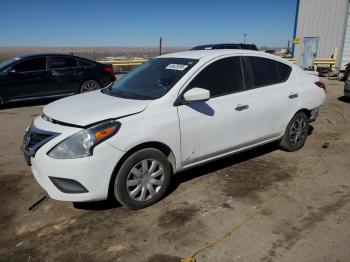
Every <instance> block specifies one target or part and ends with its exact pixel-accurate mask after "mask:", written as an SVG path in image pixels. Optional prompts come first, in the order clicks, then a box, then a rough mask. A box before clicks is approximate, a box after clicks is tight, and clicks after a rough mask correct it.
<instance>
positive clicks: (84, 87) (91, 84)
mask: <svg viewBox="0 0 350 262" xmlns="http://www.w3.org/2000/svg"><path fill="white" fill-rule="evenodd" d="M101 88H102V86H101V85H100V83H99V82H97V81H96V80H86V81H84V82H83V83H82V84H81V86H80V93H86V92H91V91H96V90H98V89H101Z"/></svg>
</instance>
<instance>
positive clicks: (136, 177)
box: [113, 148, 171, 209]
mask: <svg viewBox="0 0 350 262" xmlns="http://www.w3.org/2000/svg"><path fill="white" fill-rule="evenodd" d="M170 179H171V167H170V163H169V161H168V159H167V158H166V156H165V155H164V154H163V153H162V152H161V151H159V150H157V149H151V148H150V149H143V150H140V151H138V152H136V153H134V154H132V155H131V156H129V157H128V158H127V159H126V161H125V162H124V163H123V164H122V166H121V167H120V169H119V171H118V173H117V174H116V176H115V178H114V183H113V185H114V187H113V191H114V196H115V198H116V199H117V200H118V201H119V202H120V203H121V204H122V205H123V206H125V207H127V208H130V209H141V208H145V207H147V206H150V205H153V204H154V203H156V202H158V201H159V200H160V199H161V198H162V197H163V196H164V194H165V193H166V191H167V189H168V186H169V183H170Z"/></svg>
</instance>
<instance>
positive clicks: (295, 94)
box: [288, 93, 299, 99]
mask: <svg viewBox="0 0 350 262" xmlns="http://www.w3.org/2000/svg"><path fill="white" fill-rule="evenodd" d="M298 96H299V95H298V94H297V93H292V94H290V95H289V96H288V98H289V99H294V98H297V97H298Z"/></svg>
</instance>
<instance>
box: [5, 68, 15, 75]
mask: <svg viewBox="0 0 350 262" xmlns="http://www.w3.org/2000/svg"><path fill="white" fill-rule="evenodd" d="M7 73H9V74H10V75H15V74H17V70H16V69H14V68H10V70H9V71H7Z"/></svg>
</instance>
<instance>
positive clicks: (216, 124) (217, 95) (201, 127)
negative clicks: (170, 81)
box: [178, 57, 254, 166]
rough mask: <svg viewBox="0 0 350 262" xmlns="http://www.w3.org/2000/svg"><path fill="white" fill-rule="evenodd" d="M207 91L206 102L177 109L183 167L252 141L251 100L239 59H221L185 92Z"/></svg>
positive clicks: (213, 63)
mask: <svg viewBox="0 0 350 262" xmlns="http://www.w3.org/2000/svg"><path fill="white" fill-rule="evenodd" d="M194 87H199V88H204V89H207V90H209V91H210V99H209V100H208V101H205V102H204V101H203V102H190V103H189V102H187V103H185V104H182V105H179V106H178V114H179V120H180V130H181V155H182V162H183V166H188V165H190V164H191V163H194V162H200V161H202V160H205V159H207V158H211V157H214V156H217V155H220V154H225V153H228V152H230V151H234V150H236V149H238V148H240V147H243V146H245V145H248V144H249V143H250V142H251V141H252V139H253V128H252V127H253V118H254V104H253V97H252V96H251V95H249V94H248V92H249V91H247V92H245V90H244V81H243V68H242V66H241V58H240V57H227V58H221V59H220V60H217V61H215V62H212V63H211V64H210V65H208V66H206V67H205V68H204V69H203V70H202V71H201V72H200V73H199V74H197V75H196V76H195V77H194V78H193V80H192V81H191V82H190V84H189V85H188V86H187V87H186V89H185V90H189V89H191V88H194Z"/></svg>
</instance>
